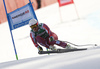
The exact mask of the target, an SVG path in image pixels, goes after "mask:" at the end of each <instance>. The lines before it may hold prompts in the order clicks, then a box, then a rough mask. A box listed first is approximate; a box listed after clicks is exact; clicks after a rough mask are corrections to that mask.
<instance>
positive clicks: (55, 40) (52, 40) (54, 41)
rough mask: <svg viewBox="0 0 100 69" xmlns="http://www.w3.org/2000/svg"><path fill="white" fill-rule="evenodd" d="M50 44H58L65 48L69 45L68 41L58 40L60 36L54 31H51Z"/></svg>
mask: <svg viewBox="0 0 100 69" xmlns="http://www.w3.org/2000/svg"><path fill="white" fill-rule="evenodd" d="M49 44H50V45H54V44H56V45H58V46H61V47H63V48H65V47H66V46H67V43H65V42H62V41H59V40H58V36H57V35H56V34H55V33H54V32H51V37H49Z"/></svg>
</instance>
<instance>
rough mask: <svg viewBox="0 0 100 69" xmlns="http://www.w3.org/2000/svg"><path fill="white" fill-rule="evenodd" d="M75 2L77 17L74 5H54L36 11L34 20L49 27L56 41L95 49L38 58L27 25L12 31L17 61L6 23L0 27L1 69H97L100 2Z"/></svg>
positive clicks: (99, 40) (99, 56) (76, 0)
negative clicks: (56, 36)
mask: <svg viewBox="0 0 100 69" xmlns="http://www.w3.org/2000/svg"><path fill="white" fill-rule="evenodd" d="M74 2H75V6H76V9H77V12H78V15H79V17H78V16H77V14H76V10H75V6H74V4H70V5H66V6H63V7H61V8H60V9H59V7H58V3H55V4H53V5H50V6H47V7H45V8H42V9H39V10H36V15H37V18H38V20H39V22H42V23H46V24H47V25H49V27H50V29H51V30H52V31H53V32H55V33H56V34H57V35H58V36H59V40H64V41H69V42H72V43H74V44H78V45H83V44H97V45H98V47H95V46H84V47H88V48H89V50H86V51H77V52H70V53H61V54H50V55H39V54H38V53H37V49H36V48H35V47H34V45H33V43H32V41H31V39H30V37H29V34H30V28H29V26H28V25H26V26H23V27H21V28H18V29H15V30H13V31H12V33H13V37H14V42H15V46H16V50H17V54H18V59H19V60H16V57H15V53H14V48H13V44H12V40H11V35H10V31H9V26H8V23H7V22H6V23H3V24H1V25H0V41H1V42H0V69H33V68H35V69H66V68H68V69H99V68H100V65H99V62H100V59H99V58H100V54H99V52H100V27H99V26H100V23H99V22H100V20H99V17H100V12H99V11H100V7H99V6H100V4H99V3H100V1H99V0H96V1H95V0H92V1H91V0H81V1H80V0H74ZM59 10H60V11H59ZM60 13H61V19H60ZM90 48H92V49H90ZM44 50H45V48H44Z"/></svg>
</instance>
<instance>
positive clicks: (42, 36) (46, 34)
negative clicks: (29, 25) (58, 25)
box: [30, 23, 67, 48]
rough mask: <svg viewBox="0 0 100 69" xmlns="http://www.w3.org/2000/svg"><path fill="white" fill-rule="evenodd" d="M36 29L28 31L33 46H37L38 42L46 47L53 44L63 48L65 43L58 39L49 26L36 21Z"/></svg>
mask: <svg viewBox="0 0 100 69" xmlns="http://www.w3.org/2000/svg"><path fill="white" fill-rule="evenodd" d="M38 27H39V29H38V31H37V32H35V31H33V30H31V31H30V37H31V39H32V42H33V43H34V45H35V47H38V46H39V45H38V43H39V44H40V45H42V46H44V47H46V48H49V46H53V45H54V44H56V45H58V46H61V47H63V48H65V47H66V46H67V44H66V43H64V42H62V41H59V40H58V36H57V35H56V34H55V33H54V32H52V31H51V30H50V29H49V27H48V26H47V25H46V24H44V23H38ZM50 38H53V39H54V40H53V41H50Z"/></svg>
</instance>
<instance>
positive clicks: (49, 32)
mask: <svg viewBox="0 0 100 69" xmlns="http://www.w3.org/2000/svg"><path fill="white" fill-rule="evenodd" d="M43 28H45V30H46V31H47V33H48V34H49V36H51V30H50V28H49V27H48V26H47V25H46V24H43Z"/></svg>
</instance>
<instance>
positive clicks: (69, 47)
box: [65, 44, 77, 49]
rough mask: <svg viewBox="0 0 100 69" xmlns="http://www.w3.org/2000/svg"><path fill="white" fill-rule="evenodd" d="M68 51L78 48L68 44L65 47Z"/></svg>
mask: <svg viewBox="0 0 100 69" xmlns="http://www.w3.org/2000/svg"><path fill="white" fill-rule="evenodd" d="M65 48H66V49H77V48H76V47H73V46H71V45H69V44H67V46H66V47H65Z"/></svg>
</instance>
